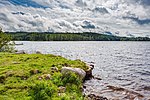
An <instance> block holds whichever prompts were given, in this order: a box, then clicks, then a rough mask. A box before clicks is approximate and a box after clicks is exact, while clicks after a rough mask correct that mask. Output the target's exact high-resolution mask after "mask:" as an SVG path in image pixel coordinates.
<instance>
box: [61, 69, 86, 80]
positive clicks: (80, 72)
mask: <svg viewBox="0 0 150 100" xmlns="http://www.w3.org/2000/svg"><path fill="white" fill-rule="evenodd" d="M68 72H73V73H76V74H77V75H79V77H80V79H81V80H84V78H85V76H86V72H85V71H84V70H83V69H81V68H72V67H62V69H61V73H62V74H66V73H68Z"/></svg>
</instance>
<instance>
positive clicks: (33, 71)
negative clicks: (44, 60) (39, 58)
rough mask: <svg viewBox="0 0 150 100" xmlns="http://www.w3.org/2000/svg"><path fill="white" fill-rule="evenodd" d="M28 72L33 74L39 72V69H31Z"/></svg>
mask: <svg viewBox="0 0 150 100" xmlns="http://www.w3.org/2000/svg"><path fill="white" fill-rule="evenodd" d="M30 73H31V74H32V75H33V74H38V73H40V71H39V70H38V69H33V70H31V71H30Z"/></svg>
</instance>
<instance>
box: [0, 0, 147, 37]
mask: <svg viewBox="0 0 150 100" xmlns="http://www.w3.org/2000/svg"><path fill="white" fill-rule="evenodd" d="M149 5H150V1H149V0H44V1H43V0H1V1H0V9H1V10H0V27H2V28H3V30H4V31H36V32H45V31H47V32H84V31H85V32H91V31H92V32H97V33H106V32H110V33H111V34H113V35H120V36H126V35H128V34H130V35H135V36H136V35H137V36H139V34H140V35H141V36H147V35H148V34H150V30H149V29H150V25H149V23H150V6H149ZM116 33H117V34H116Z"/></svg>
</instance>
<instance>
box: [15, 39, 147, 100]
mask: <svg viewBox="0 0 150 100" xmlns="http://www.w3.org/2000/svg"><path fill="white" fill-rule="evenodd" d="M17 43H23V44H24V45H20V46H16V49H18V50H25V51H26V52H28V53H34V52H35V51H40V52H42V53H44V54H49V53H50V54H55V55H61V56H63V57H66V58H69V59H81V60H83V61H85V62H94V63H95V69H94V71H93V73H94V75H95V76H97V77H100V78H102V80H94V79H93V80H90V81H87V82H86V83H85V85H88V87H87V92H90V93H91V92H94V93H97V94H100V95H102V96H107V97H116V98H119V99H123V98H121V96H122V95H121V96H120V94H117V93H115V92H113V93H112V92H107V91H108V87H107V86H108V85H111V86H117V87H123V88H125V89H129V90H131V91H135V92H138V93H140V94H141V95H144V97H145V98H146V99H148V98H150V42H104V41H100V42H91V41H88V42H87V41H86V42H83V41H82V42H28V41H26V42H22V41H18V42H17Z"/></svg>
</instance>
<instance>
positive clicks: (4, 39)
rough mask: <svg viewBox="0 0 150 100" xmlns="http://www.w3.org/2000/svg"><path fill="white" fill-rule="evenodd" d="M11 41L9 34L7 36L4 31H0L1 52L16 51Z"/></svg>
mask: <svg viewBox="0 0 150 100" xmlns="http://www.w3.org/2000/svg"><path fill="white" fill-rule="evenodd" d="M10 41H11V37H10V36H9V35H7V34H5V33H4V32H3V31H2V29H0V52H12V51H13V50H14V48H13V44H14V42H12V45H10V44H9V42H10Z"/></svg>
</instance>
